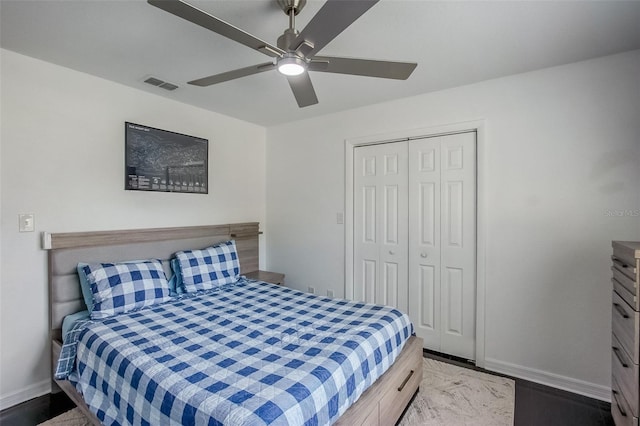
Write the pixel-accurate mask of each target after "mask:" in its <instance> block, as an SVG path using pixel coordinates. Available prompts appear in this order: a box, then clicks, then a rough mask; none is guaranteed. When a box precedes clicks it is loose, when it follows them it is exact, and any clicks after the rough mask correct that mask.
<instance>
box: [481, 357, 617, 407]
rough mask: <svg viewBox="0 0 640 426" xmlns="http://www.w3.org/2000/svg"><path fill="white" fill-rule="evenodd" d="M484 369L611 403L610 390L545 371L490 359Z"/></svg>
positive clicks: (485, 362)
mask: <svg viewBox="0 0 640 426" xmlns="http://www.w3.org/2000/svg"><path fill="white" fill-rule="evenodd" d="M484 368H486V369H487V370H490V371H495V372H497V373H502V374H507V375H509V376H512V377H517V378H519V379H524V380H529V381H530V382H535V383H540V384H542V385H546V386H551V387H554V388H557V389H562V390H566V391H569V392H573V393H577V394H580V395H584V396H588V397H589V398H595V399H599V400H601V401H606V402H611V388H608V387H606V386H602V385H596V384H595V383H589V382H585V381H583V380H578V379H573V378H571V377H566V376H561V375H559V374H554V373H549V372H547V371H542V370H536V369H534V368H529V367H523V366H521V365H516V364H511V363H508V362H504V361H500V360H497V359H492V358H485V360H484Z"/></svg>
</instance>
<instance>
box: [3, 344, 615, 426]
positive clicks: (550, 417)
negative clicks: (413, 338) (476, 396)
mask: <svg viewBox="0 0 640 426" xmlns="http://www.w3.org/2000/svg"><path fill="white" fill-rule="evenodd" d="M425 356H426V357H429V358H434V359H437V360H439V361H444V362H448V363H451V364H455V365H459V366H462V367H466V368H472V369H475V370H480V371H482V370H481V369H479V368H476V367H475V366H473V365H471V364H469V363H466V362H464V361H462V360H460V359H457V358H454V357H444V356H442V354H437V353H433V352H428V353H427V352H425ZM491 374H493V373H491ZM514 380H515V382H516V406H515V426H574V425H575V426H613V425H614V423H613V419H612V418H611V413H610V411H609V410H610V407H611V406H610V404H609V403H607V402H603V401H598V400H595V399H591V398H587V397H585V396H581V395H576V394H573V393H570V392H565V391H562V390H558V389H555V388H551V387H548V386H544V385H539V384H537V383H533V382H529V381H526V380H522V379H514ZM73 406H74V405H73V403H72V402H71V401H70V400H69V399H68V398H67V397H66V396H65V395H64V394H63V393H59V394H55V395H45V396H41V397H39V398H35V399H32V400H31V401H27V402H24V403H22V404H20V405H17V406H15V407H11V408H8V409H6V410H4V411H2V412H0V425H3V426H35V425H37V424H38V423H41V422H43V421H45V420H47V419H50V418H52V417H55V416H57V415H58V414H61V413H63V412H65V411H67V410H70V409H71V408H73ZM444 426H447V425H444Z"/></svg>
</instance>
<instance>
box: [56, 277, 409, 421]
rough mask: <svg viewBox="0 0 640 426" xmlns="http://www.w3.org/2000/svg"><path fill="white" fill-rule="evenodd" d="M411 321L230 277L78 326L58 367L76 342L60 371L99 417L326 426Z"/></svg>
mask: <svg viewBox="0 0 640 426" xmlns="http://www.w3.org/2000/svg"><path fill="white" fill-rule="evenodd" d="M412 327H413V326H412V324H411V322H410V320H409V317H408V316H407V315H406V314H403V313H401V312H399V311H397V310H395V309H393V308H390V307H384V306H379V305H372V304H365V303H358V302H352V301H347V300H336V299H328V298H325V297H321V296H317V295H312V294H307V293H302V292H298V291H296V290H292V289H289V288H284V287H279V286H276V285H272V284H266V283H261V282H254V281H248V280H240V281H239V282H238V283H236V284H232V285H229V286H225V287H222V288H220V289H218V290H216V291H210V292H208V293H205V294H200V295H197V296H195V297H183V298H181V299H177V300H174V301H171V302H168V303H164V304H162V305H158V306H154V307H151V308H147V309H144V310H140V311H137V312H131V313H127V314H120V315H117V316H115V317H112V318H109V319H105V320H101V321H85V322H82V323H80V324H77V327H74V329H72V331H71V332H70V333H69V334H68V335H67V342H66V343H65V348H63V354H66V355H65V356H62V357H61V360H60V364H59V367H60V368H59V370H58V372H57V373H58V377H63V376H64V375H65V374H66V373H68V371H66V372H65V371H64V370H65V368H64V365H65V358H66V365H67V366H69V365H71V366H73V365H74V357H73V352H75V351H77V354H76V357H75V366H76V367H77V368H76V370H75V371H73V373H72V374H71V376H70V379H71V380H72V381H73V382H75V384H76V388H77V389H78V391H79V392H80V393H81V394H82V395H83V397H84V399H85V401H86V402H87V404H88V405H89V407H90V409H91V410H92V411H93V412H94V413H96V414H97V416H98V418H99V419H100V420H101V421H102V422H103V423H105V424H108V425H111V424H133V425H154V426H155V425H168V424H182V425H265V424H267V425H325V424H331V423H333V422H335V421H336V420H337V419H338V418H339V417H340V416H341V415H342V414H343V413H344V412H345V411H346V410H347V408H348V407H349V406H351V405H352V404H353V403H354V402H355V401H356V400H357V399H358V398H359V397H360V395H361V394H362V393H363V392H364V390H365V389H366V388H368V387H369V386H370V385H371V384H372V383H373V382H374V381H375V380H376V379H377V378H378V377H379V376H381V375H382V374H383V373H384V372H385V371H386V370H387V368H388V367H389V366H390V365H391V364H392V363H393V361H394V360H395V358H396V357H397V355H398V354H399V353H400V351H401V350H402V348H403V346H404V344H405V342H406V340H407V339H408V338H409V336H410V335H411V333H412V332H413V329H412ZM74 338H75V339H74ZM74 340H75V343H74ZM70 359H71V360H70Z"/></svg>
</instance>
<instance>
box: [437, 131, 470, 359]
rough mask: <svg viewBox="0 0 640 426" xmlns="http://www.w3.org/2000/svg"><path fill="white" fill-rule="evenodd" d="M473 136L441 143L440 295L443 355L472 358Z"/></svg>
mask: <svg viewBox="0 0 640 426" xmlns="http://www.w3.org/2000/svg"><path fill="white" fill-rule="evenodd" d="M475 136H476V134H475V132H473V133H460V134H457V135H450V136H446V137H443V138H442V145H441V148H440V154H441V156H440V158H441V163H440V164H441V166H442V174H441V179H442V184H441V194H442V195H441V202H442V210H441V212H442V221H441V244H440V248H441V256H442V259H441V268H442V269H441V280H440V283H441V292H442V298H441V300H442V342H441V348H442V350H443V352H446V353H448V354H452V355H457V356H460V357H465V358H468V359H475V336H476V321H475V319H476V140H475Z"/></svg>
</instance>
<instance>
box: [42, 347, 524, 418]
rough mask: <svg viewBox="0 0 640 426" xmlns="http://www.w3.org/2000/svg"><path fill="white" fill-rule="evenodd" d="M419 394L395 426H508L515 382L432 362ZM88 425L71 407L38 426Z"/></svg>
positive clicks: (425, 367)
mask: <svg viewBox="0 0 640 426" xmlns="http://www.w3.org/2000/svg"><path fill="white" fill-rule="evenodd" d="M422 370H423V379H422V383H421V384H420V392H418V394H417V395H416V397H415V398H414V400H413V402H412V403H411V406H410V407H409V408H408V409H407V412H406V413H405V415H404V417H403V418H402V420H401V421H400V424H399V426H464V425H473V426H501V425H505V426H511V425H513V415H514V414H513V413H514V406H515V383H514V381H513V380H511V379H506V378H504V377H499V376H493V375H491V374H486V373H482V372H479V371H475V370H471V369H468V368H462V367H457V366H455V365H451V364H446V363H444V362H440V361H436V360H433V359H424V361H423V363H422ZM63 425H64V426H88V425H90V423H89V421H88V420H87V418H86V417H85V416H84V415H83V414H82V413H81V412H80V410H79V409H77V408H74V409H73V410H71V411H67V412H66V413H64V414H61V415H59V416H58V417H55V418H53V419H51V420H48V421H46V422H44V423H41V424H40V425H39V426H63Z"/></svg>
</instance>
